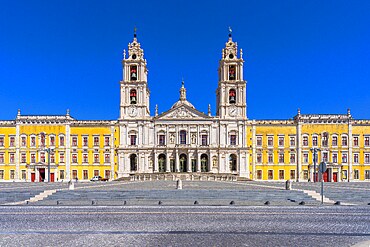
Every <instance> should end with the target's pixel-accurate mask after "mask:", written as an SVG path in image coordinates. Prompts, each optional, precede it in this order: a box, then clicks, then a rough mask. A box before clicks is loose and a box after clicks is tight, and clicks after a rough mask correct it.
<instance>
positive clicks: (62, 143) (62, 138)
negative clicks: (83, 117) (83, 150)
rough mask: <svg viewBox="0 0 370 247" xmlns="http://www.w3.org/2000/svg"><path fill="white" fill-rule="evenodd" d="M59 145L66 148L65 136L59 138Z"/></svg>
mask: <svg viewBox="0 0 370 247" xmlns="http://www.w3.org/2000/svg"><path fill="white" fill-rule="evenodd" d="M59 145H60V146H61V147H64V136H59Z"/></svg>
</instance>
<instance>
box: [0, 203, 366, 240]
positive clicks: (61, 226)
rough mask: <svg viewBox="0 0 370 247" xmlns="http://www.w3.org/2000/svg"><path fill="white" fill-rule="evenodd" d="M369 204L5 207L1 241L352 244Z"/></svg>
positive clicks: (0, 213) (0, 216) (360, 235)
mask: <svg viewBox="0 0 370 247" xmlns="http://www.w3.org/2000/svg"><path fill="white" fill-rule="evenodd" d="M369 224H370V212H369V210H368V208H367V207H337V206H322V207H296V206H293V207H292V206H289V207H273V206H272V207H264V206H260V207H232V206H227V207H202V206H189V207H183V206H178V207H170V206H167V207H163V206H155V207H133V206H121V207H117V206H116V207H99V206H85V207H67V206H62V207H59V206H52V207H45V206H35V207H34V206H27V207H19V206H7V207H0V246H25V245H27V246H91V245H99V246H100V245H104V246H257V247H258V246H338V247H341V246H352V245H354V244H356V243H358V242H362V241H365V240H370V232H369Z"/></svg>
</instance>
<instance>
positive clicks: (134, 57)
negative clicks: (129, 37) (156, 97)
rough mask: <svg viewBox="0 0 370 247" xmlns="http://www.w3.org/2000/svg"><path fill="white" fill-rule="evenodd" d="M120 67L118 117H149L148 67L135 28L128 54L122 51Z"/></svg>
mask: <svg viewBox="0 0 370 247" xmlns="http://www.w3.org/2000/svg"><path fill="white" fill-rule="evenodd" d="M122 68H123V79H122V81H120V85H121V87H120V89H121V102H120V119H130V118H147V117H150V110H149V96H150V92H149V89H148V69H147V66H146V59H144V51H143V49H141V47H140V43H139V42H138V41H137V37H136V28H135V31H134V40H133V41H132V42H131V43H129V44H128V56H126V50H124V51H123V59H122Z"/></svg>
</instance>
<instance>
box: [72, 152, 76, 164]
mask: <svg viewBox="0 0 370 247" xmlns="http://www.w3.org/2000/svg"><path fill="white" fill-rule="evenodd" d="M72 163H77V154H72Z"/></svg>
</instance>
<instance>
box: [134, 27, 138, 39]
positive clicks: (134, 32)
mask: <svg viewBox="0 0 370 247" xmlns="http://www.w3.org/2000/svg"><path fill="white" fill-rule="evenodd" d="M136 30H137V28H136V26H135V27H134V38H136Z"/></svg>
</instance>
